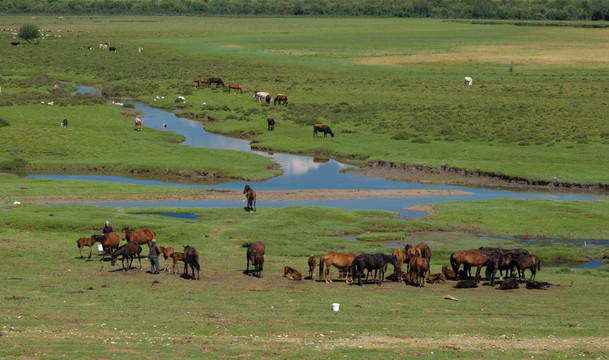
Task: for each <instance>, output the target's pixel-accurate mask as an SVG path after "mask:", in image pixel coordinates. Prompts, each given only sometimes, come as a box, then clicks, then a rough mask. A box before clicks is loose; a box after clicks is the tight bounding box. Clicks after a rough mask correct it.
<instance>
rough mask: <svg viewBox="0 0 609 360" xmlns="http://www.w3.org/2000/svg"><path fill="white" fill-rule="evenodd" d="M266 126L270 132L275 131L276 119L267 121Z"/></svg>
mask: <svg viewBox="0 0 609 360" xmlns="http://www.w3.org/2000/svg"><path fill="white" fill-rule="evenodd" d="M266 124H267V129H268V130H269V131H273V130H275V119H273V118H268V119H266Z"/></svg>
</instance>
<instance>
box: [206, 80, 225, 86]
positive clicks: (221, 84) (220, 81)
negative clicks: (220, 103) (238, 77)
mask: <svg viewBox="0 0 609 360" xmlns="http://www.w3.org/2000/svg"><path fill="white" fill-rule="evenodd" d="M211 84H216V87H217V88H219V87H220V86H224V81H222V79H220V78H209V79H207V87H211Z"/></svg>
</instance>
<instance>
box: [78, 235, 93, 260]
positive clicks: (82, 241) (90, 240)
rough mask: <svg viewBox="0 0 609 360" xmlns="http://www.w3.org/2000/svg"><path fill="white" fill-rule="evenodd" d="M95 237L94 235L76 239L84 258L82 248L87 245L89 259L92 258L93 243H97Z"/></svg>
mask: <svg viewBox="0 0 609 360" xmlns="http://www.w3.org/2000/svg"><path fill="white" fill-rule="evenodd" d="M95 241H96V240H95V239H93V237H88V238H86V237H81V238H80V239H78V240H76V244H77V245H78V248H79V249H80V258H81V259H82V258H83V256H82V249H83V248H84V247H85V246H88V247H89V257H88V258H89V259H90V258H91V250H93V244H95Z"/></svg>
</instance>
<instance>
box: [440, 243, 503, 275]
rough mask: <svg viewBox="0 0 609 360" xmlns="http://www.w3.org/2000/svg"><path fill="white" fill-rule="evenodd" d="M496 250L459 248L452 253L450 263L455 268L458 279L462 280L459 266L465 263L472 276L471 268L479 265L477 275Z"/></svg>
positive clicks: (464, 265) (464, 266)
mask: <svg viewBox="0 0 609 360" xmlns="http://www.w3.org/2000/svg"><path fill="white" fill-rule="evenodd" d="M495 253H496V251H486V250H481V249H470V250H459V251H456V252H454V253H452V255H450V265H451V266H452V268H453V271H454V272H455V274H457V275H458V276H457V280H460V277H461V276H459V267H460V266H461V264H463V269H465V271H467V272H468V273H469V276H471V268H472V267H477V268H478V270H477V271H476V275H480V269H482V266H485V265H486V263H487V262H488V260H489V259H490V258H491V256H492V255H493V254H495Z"/></svg>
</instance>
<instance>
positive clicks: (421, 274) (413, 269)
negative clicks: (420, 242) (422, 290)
mask: <svg viewBox="0 0 609 360" xmlns="http://www.w3.org/2000/svg"><path fill="white" fill-rule="evenodd" d="M428 271H429V261H427V259H426V258H424V257H422V256H414V257H413V258H412V259H410V281H412V282H413V283H414V279H416V280H417V285H418V286H419V287H423V286H425V274H426V273H427V272H428Z"/></svg>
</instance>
